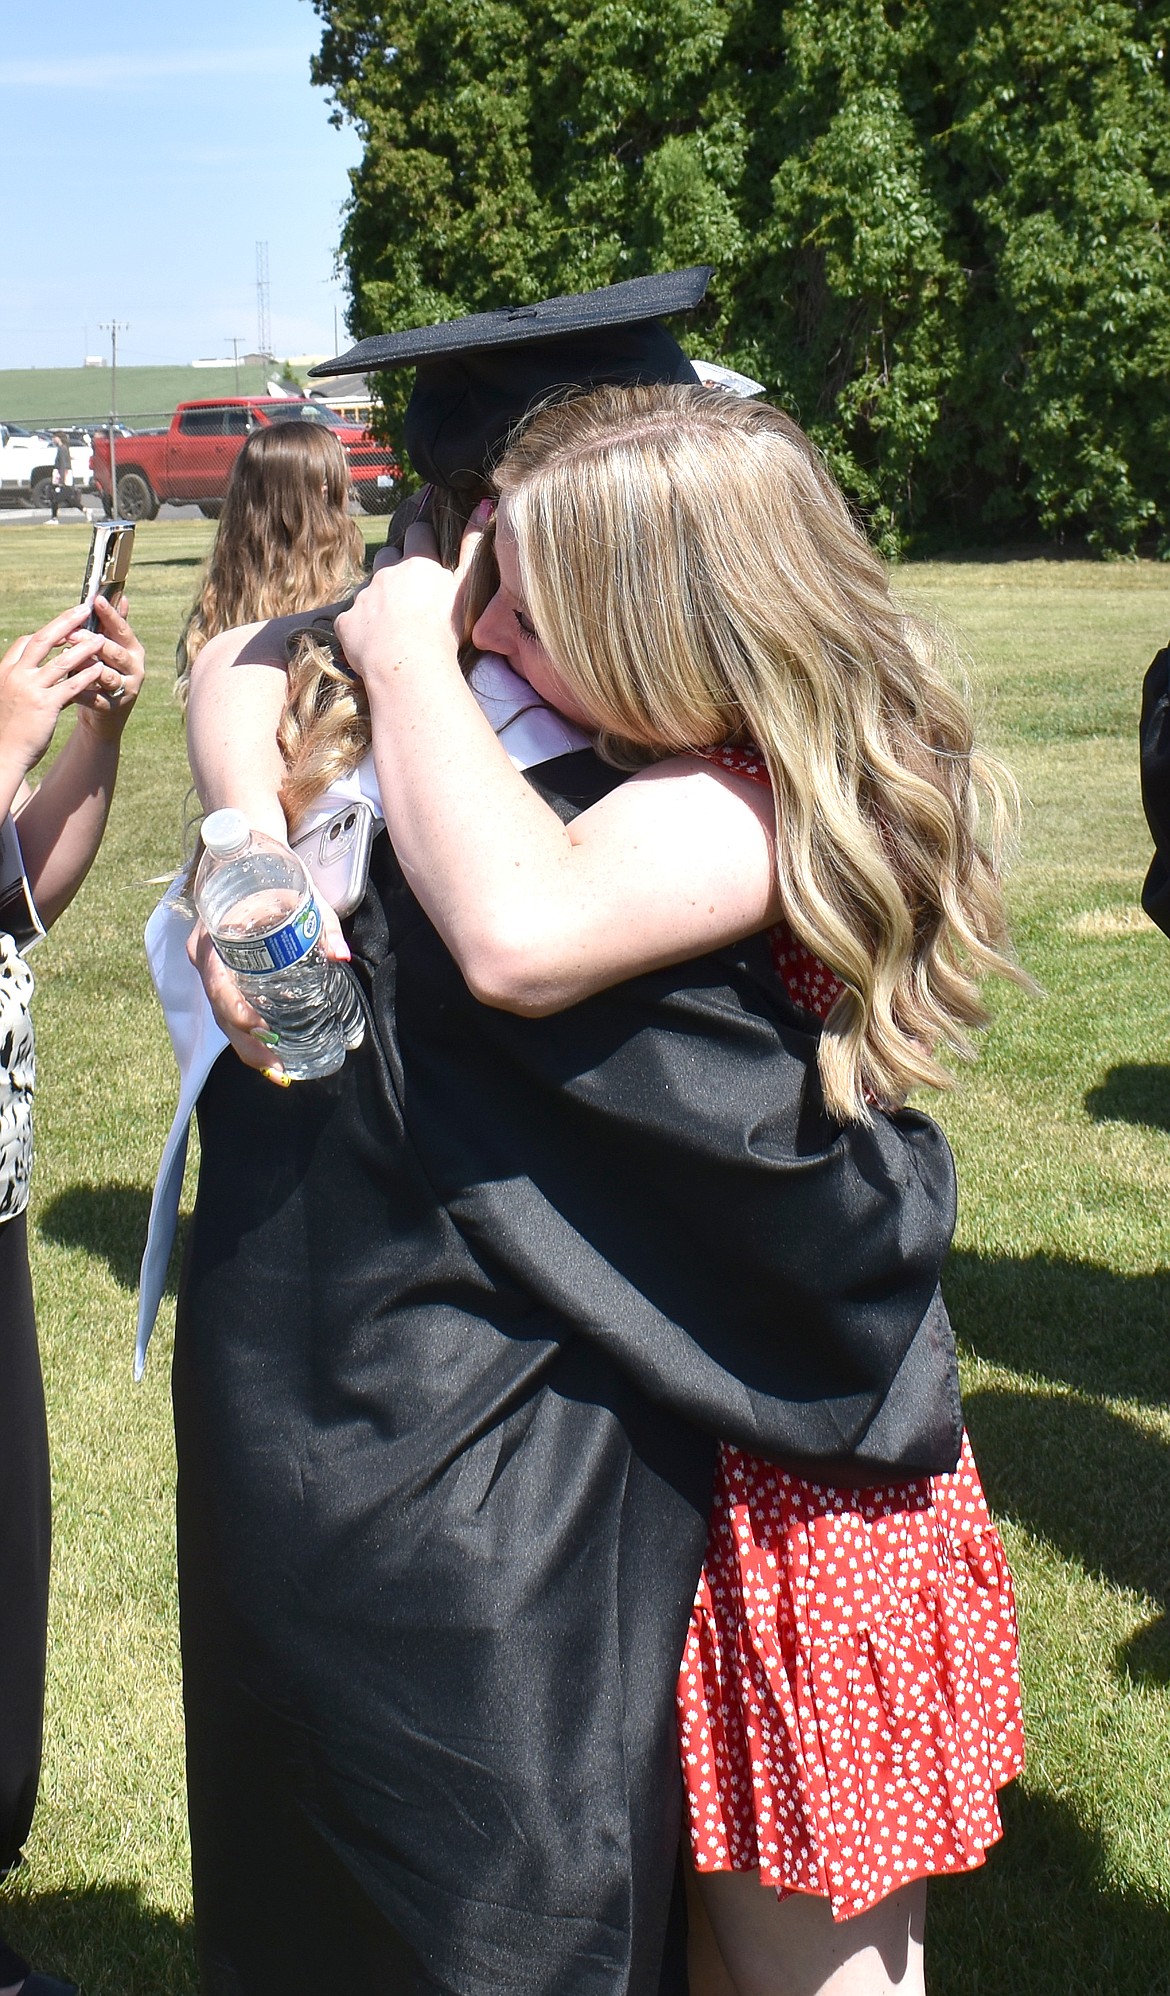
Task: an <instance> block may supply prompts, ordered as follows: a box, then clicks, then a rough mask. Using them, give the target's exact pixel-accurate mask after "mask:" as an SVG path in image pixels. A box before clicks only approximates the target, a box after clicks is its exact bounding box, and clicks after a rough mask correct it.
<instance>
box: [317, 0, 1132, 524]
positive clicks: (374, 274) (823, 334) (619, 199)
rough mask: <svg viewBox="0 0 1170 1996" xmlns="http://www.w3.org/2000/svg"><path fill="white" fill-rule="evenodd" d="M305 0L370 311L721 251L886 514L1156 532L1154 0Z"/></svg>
mask: <svg viewBox="0 0 1170 1996" xmlns="http://www.w3.org/2000/svg"><path fill="white" fill-rule="evenodd" d="M314 5H315V6H316V8H317V11H318V13H319V14H320V15H321V16H322V19H323V21H324V24H325V26H324V35H323V40H322V48H321V54H320V57H319V59H318V61H317V65H316V72H315V74H316V80H317V81H318V82H319V83H321V84H322V85H324V86H325V87H326V88H327V89H328V90H329V91H330V92H331V93H332V95H333V98H334V103H335V116H336V117H338V118H339V119H341V118H346V119H352V120H353V121H354V122H355V124H356V125H357V127H358V130H359V132H360V133H361V136H362V139H363V143H364V156H363V160H362V163H361V165H360V167H359V168H358V169H357V171H356V172H355V174H354V182H353V196H352V201H351V204H350V209H349V214H348V219H347V222H346V227H345V235H344V241H343V254H344V258H345V261H346V264H347V268H348V271H349V278H350V286H351V293H352V313H351V324H352V325H353V328H354V330H355V333H358V334H366V333H370V332H374V331H380V330H385V329H392V328H395V327H398V326H404V325H412V324H416V323H418V322H420V321H422V320H425V319H427V318H431V317H443V316H454V315H456V314H459V313H461V312H470V311H478V310H483V309H486V308H488V307H490V306H493V305H497V304H500V303H504V302H512V301H516V302H525V301H528V300H531V299H534V298H539V297H543V296H545V295H547V294H548V293H550V292H555V291H569V290H578V289H581V288H584V287H586V286H589V285H594V284H603V283H610V282H615V281H617V280H619V279H621V278H623V277H630V276H635V275H638V274H640V273H641V272H643V271H647V270H652V269H663V268H667V267H670V266H673V265H676V264H684V263H692V262H709V263H712V264H713V265H714V266H715V271H716V275H715V278H714V280H713V283H712V286H711V292H710V297H709V300H708V303H707V305H706V306H705V307H704V309H703V313H702V314H701V315H700V317H699V319H698V320H697V321H696V322H695V323H694V324H693V325H692V328H691V331H690V334H689V341H690V345H691V347H692V350H694V351H696V352H703V353H705V354H707V355H709V356H710V357H712V358H720V359H723V360H725V361H726V362H728V363H730V364H731V365H733V366H738V367H741V368H743V369H745V370H746V371H747V372H749V373H753V374H755V375H756V376H757V377H758V378H759V379H761V380H763V381H764V382H766V384H767V387H768V392H769V394H770V395H771V396H772V397H773V398H774V399H776V400H778V401H780V402H782V403H783V404H784V405H785V406H787V407H788V408H790V409H791V410H792V411H793V413H794V414H795V415H797V416H798V417H799V419H800V420H801V421H802V422H803V423H804V424H805V425H806V426H807V427H808V428H809V429H810V430H811V432H812V433H813V435H814V436H815V437H816V438H817V439H818V441H819V442H820V443H821V445H822V447H823V448H824V449H825V451H826V453H827V454H828V456H829V458H830V460H831V462H832V463H833V465H834V468H835V469H836V470H837V472H838V474H839V475H840V476H841V478H842V479H843V481H844V483H845V484H846V486H847V488H848V489H849V490H850V491H851V492H852V493H853V494H854V496H855V497H856V499H857V500H858V502H859V503H860V504H861V505H862V506H863V507H864V508H865V510H866V511H867V513H868V514H869V516H870V518H871V520H872V522H873V524H874V526H875V527H876V528H877V530H878V531H879V533H881V534H882V535H883V536H884V537H885V539H886V540H887V542H888V543H890V544H891V545H892V544H896V543H898V542H901V543H903V544H904V543H905V542H907V541H908V540H914V539H918V540H920V541H921V540H923V539H925V538H927V537H934V538H943V539H952V540H955V539H964V538H965V539H968V540H970V539H972V538H982V539H984V540H986V539H989V538H1001V537H1003V536H1004V535H1005V534H1006V535H1017V536H1018V535H1021V534H1024V535H1045V536H1053V535H1060V534H1063V535H1069V536H1075V537H1080V536H1087V537H1088V538H1089V540H1090V541H1091V542H1092V543H1093V544H1094V545H1096V546H1098V547H1100V548H1102V549H1103V550H1126V549H1132V548H1134V547H1135V546H1137V545H1138V544H1139V542H1144V541H1146V540H1153V539H1155V538H1156V540H1157V541H1158V544H1159V545H1161V544H1162V543H1163V542H1164V541H1165V540H1166V539H1167V538H1170V455H1168V449H1167V446H1168V444H1170V371H1168V366H1167V363H1168V360H1170V269H1168V266H1167V247H1166V239H1165V223H1166V218H1167V194H1168V190H1170V139H1168V136H1167V122H1168V121H1167V113H1168V111H1170V101H1168V91H1167V85H1166V70H1167V66H1168V63H1170V58H1168V57H1167V55H1166V29H1167V25H1168V23H1167V12H1168V6H1167V4H1166V0H1160V3H1159V4H1156V5H1144V4H1142V0H1013V4H1012V5H1011V6H1010V7H1007V6H1004V5H1003V4H1002V0H905V3H904V4H900V0H411V4H409V5H407V4H406V0H314ZM386 389H387V394H388V398H389V400H388V407H389V408H390V411H391V415H392V416H393V410H394V407H395V401H394V398H395V396H396V395H397V394H400V392H401V384H396V383H394V382H393V380H392V379H390V380H388V381H387V383H386Z"/></svg>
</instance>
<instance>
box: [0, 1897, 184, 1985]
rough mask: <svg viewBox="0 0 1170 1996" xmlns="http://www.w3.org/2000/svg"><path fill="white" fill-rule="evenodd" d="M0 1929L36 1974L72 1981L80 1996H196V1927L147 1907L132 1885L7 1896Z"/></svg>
mask: <svg viewBox="0 0 1170 1996" xmlns="http://www.w3.org/2000/svg"><path fill="white" fill-rule="evenodd" d="M0 1927H2V1928H3V1931H4V1934H5V1936H6V1938H7V1939H8V1941H9V1942H10V1944H11V1945H12V1946H13V1947H14V1948H18V1949H19V1951H20V1952H21V1953H22V1954H24V1955H27V1957H28V1959H29V1960H30V1961H31V1962H32V1964H33V1967H34V1968H39V1969H40V1970H41V1971H42V1973H45V1974H51V1975H61V1976H67V1977H68V1978H69V1979H70V1980H71V1981H73V1982H76V1983H78V1984H79V1985H80V1988H81V1996H196V1991H197V1989H198V1982H197V1979H196V1974H195V1943H194V1939H193V1932H192V1928H191V1925H190V1923H189V1922H185V1921H179V1920H176V1919H174V1918H173V1917H172V1916H171V1915H170V1914H169V1913H163V1912H160V1911H159V1909H158V1908H157V1907H155V1906H148V1905H147V1904H145V1902H144V1901H143V1898H142V1895H141V1894H140V1893H139V1892H137V1891H135V1890H134V1889H133V1887H131V1886H128V1885H92V1886H89V1887H86V1888H84V1889H82V1890H80V1891H77V1892H55V1893H47V1894H46V1895H45V1896H44V1897H43V1898H34V1897H29V1898H26V1897H24V1896H23V1894H22V1893H21V1892H20V1891H19V1890H18V1891H16V1892H15V1893H13V1894H12V1895H11V1896H9V1894H8V1893H4V1894H0Z"/></svg>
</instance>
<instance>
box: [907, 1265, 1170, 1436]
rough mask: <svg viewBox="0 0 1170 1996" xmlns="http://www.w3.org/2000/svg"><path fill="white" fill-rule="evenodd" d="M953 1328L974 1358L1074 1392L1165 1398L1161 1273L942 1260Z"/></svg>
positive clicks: (1166, 1323)
mask: <svg viewBox="0 0 1170 1996" xmlns="http://www.w3.org/2000/svg"><path fill="white" fill-rule="evenodd" d="M943 1286H944V1288H945V1290H946V1298H947V1306H948V1308H949V1310H950V1312H951V1316H952V1319H953V1320H954V1325H955V1331H956V1334H957V1335H958V1337H959V1338H960V1339H961V1340H962V1342H963V1343H964V1344H965V1345H968V1346H969V1347H970V1348H971V1350H972V1351H975V1352H978V1354H979V1356H980V1357H981V1358H986V1359H990V1360H992V1361H993V1362H994V1363H995V1364H996V1365H1006V1366H1010V1367H1011V1369H1012V1370H1013V1371H1014V1372H1030V1373H1033V1374H1035V1375H1036V1376H1037V1377H1039V1378H1043V1379H1053V1380H1060V1381H1062V1382H1063V1383H1064V1384H1065V1385H1067V1386H1075V1387H1076V1388H1077V1389H1078V1391H1080V1392H1083V1393H1102V1394H1107V1395H1109V1396H1110V1397H1113V1398H1117V1399H1125V1400H1141V1401H1145V1402H1147V1403H1148V1404H1151V1405H1165V1404H1166V1402H1167V1401H1170V1270H1162V1269H1159V1270H1158V1272H1157V1273H1156V1274H1152V1275H1117V1274H1115V1273H1114V1271H1113V1270H1112V1269H1109V1268H1098V1267H1096V1266H1094V1265H1093V1264H1092V1263H1091V1262H1081V1261H1064V1260H1062V1259H1061V1258H1060V1257H1059V1256H1057V1255H1047V1254H1036V1255H1029V1256H1028V1257H1027V1259H1026V1260H1012V1259H1010V1258H1008V1257H1004V1258H1003V1259H1002V1260H988V1259H987V1258H986V1257H984V1256H982V1255H977V1254H968V1253H962V1252H960V1253H955V1254H952V1255H950V1256H949V1257H948V1260H947V1265H946V1270H945V1272H944V1275H943Z"/></svg>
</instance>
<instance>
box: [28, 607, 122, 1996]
mask: <svg viewBox="0 0 1170 1996" xmlns="http://www.w3.org/2000/svg"><path fill="white" fill-rule="evenodd" d="M88 615H89V605H88V604H87V603H81V604H78V606H77V607H76V608H75V609H72V610H66V611H64V612H63V613H62V615H61V616H59V617H55V618H54V619H53V621H52V622H51V623H49V624H46V625H45V626H44V627H43V629H41V630H39V631H36V632H34V633H33V635H32V636H31V637H22V638H17V640H16V641H15V643H14V644H12V645H10V646H9V648H8V650H7V651H6V652H5V653H4V656H3V658H2V659H0V856H2V857H0V1875H3V1873H4V1872H5V1871H6V1870H7V1869H9V1868H10V1867H11V1866H12V1865H13V1864H15V1863H16V1861H17V1859H18V1858H19V1856H20V1847H21V1845H22V1843H23V1841H24V1839H25V1837H26V1836H27V1834H28V1830H29V1826H30V1824H31V1822H32V1814H33V1805H34V1803H35V1801H36V1793H37V1784H38V1780H39V1776H40V1761H41V1723H42V1707H43V1701H44V1688H45V1641H46V1625H47V1617H48V1599H49V1457H48V1440H47V1436H46V1431H45V1402H44V1392H43V1389H42V1385H41V1370H40V1361H39V1358H38V1354H37V1340H36V1325H35V1322H34V1319H33V1298H32V1285H31V1282H30V1278H29V1264H28V1243H27V1234H26V1221H25V1210H26V1207H27V1205H28V1197H29V1173H30V1168H31V1165H32V1093H33V1071H34V1064H33V1037H32V1020H31V1017H30V1013H29V1000H30V998H31V996H32V989H33V980H32V973H31V971H30V970H29V967H28V964H27V963H26V961H25V956H24V951H25V950H26V949H27V948H28V947H29V945H30V944H31V943H33V942H35V941H36V940H37V939H38V937H39V936H41V935H42V934H43V933H44V930H45V929H46V928H48V927H50V926H51V924H52V923H53V922H55V921H56V919H57V916H58V915H59V914H60V913H61V912H62V910H63V909H64V908H67V907H68V905H69V903H70V901H71V900H72V899H73V896H74V895H75V894H76V892H77V890H78V888H79V887H80V885H81V883H82V881H83V880H84V879H85V876H86V874H87V873H88V871H89V868H90V866H91V864H92V862H93V858H94V855H95V854H96V852H97V849H98V847H99V845H100V844H101V840H102V833H103V832H104V830H105V826H106V819H107V817H108V815H109V809H110V800H111V798H112V797H113V794H114V782H115V778H116V776H117V771H118V758H119V754H120V749H121V740H122V730H123V729H124V727H125V725H126V720H127V716H128V715H129V713H130V709H131V708H132V707H133V705H134V702H135V700H136V699H137V697H138V692H139V688H140V687H141V685H142V673H143V652H142V646H141V645H140V644H139V642H138V640H137V638H136V637H135V636H134V633H133V631H132V630H131V628H130V626H129V624H128V623H127V622H126V620H125V617H124V616H122V615H121V614H120V611H119V610H116V609H114V608H113V607H112V606H111V605H110V604H109V603H107V602H106V601H105V600H104V598H101V597H99V598H98V600H97V603H96V605H95V610H94V615H95V619H96V626H97V628H96V629H95V630H94V631H92V632H89V631H86V630H85V629H84V628H83V627H84V625H85V622H86V619H87V617H88ZM66 707H75V708H76V710H77V719H76V722H75V725H74V729H73V733H72V734H71V736H70V738H69V740H68V742H67V743H66V744H65V747H64V748H63V749H62V751H61V753H60V755H59V756H58V757H57V759H56V761H55V762H54V763H53V766H52V768H51V769H50V770H49V772H48V774H47V775H46V777H45V778H44V780H43V782H42V783H40V784H39V785H38V787H37V788H36V789H31V788H30V787H29V785H28V783H27V782H26V780H25V779H26V777H27V775H28V773H29V771H30V770H31V769H32V768H33V767H34V766H35V764H36V763H38V762H39V761H40V759H41V757H42V756H43V755H44V754H45V752H46V750H47V749H48V747H49V744H50V742H51V741H52V739H53V734H54V731H55V729H56V726H57V722H58V721H59V719H60V717H61V715H62V714H63V712H64V711H65V709H66ZM73 1987H74V1985H73V1984H72V1983H69V1982H62V1981H59V1980H58V1979H57V1978H56V1977H54V1976H49V1975H40V1974H37V1973H35V1972H33V1971H32V1970H30V1968H29V1965H28V1962H27V1961H25V1960H24V1959H23V1957H22V1956H21V1955H19V1954H17V1953H16V1951H15V1950H14V1949H13V1948H11V1947H9V1946H8V1944H7V1942H6V1941H4V1939H3V1938H2V1937H0V1996H69V1992H71V1991H72V1990H73Z"/></svg>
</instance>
